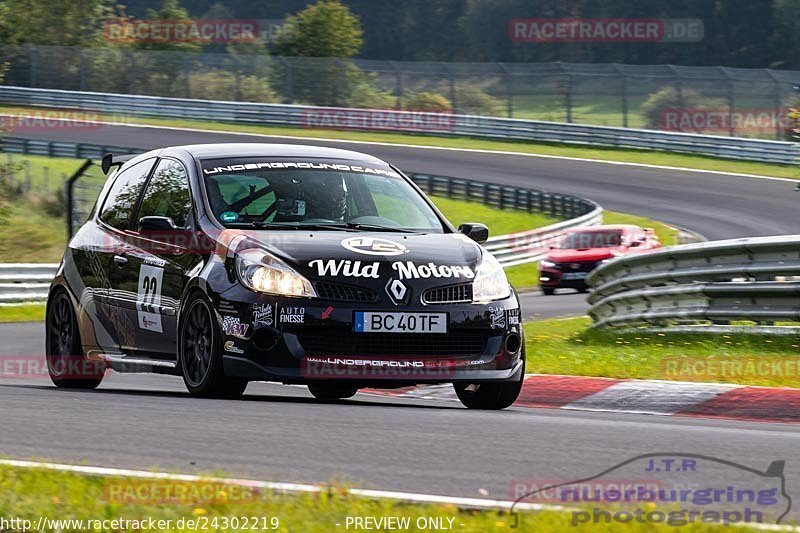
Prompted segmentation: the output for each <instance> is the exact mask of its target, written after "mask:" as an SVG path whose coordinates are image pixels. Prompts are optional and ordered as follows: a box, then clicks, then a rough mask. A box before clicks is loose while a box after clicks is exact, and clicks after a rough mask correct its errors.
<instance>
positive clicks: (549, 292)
mask: <svg viewBox="0 0 800 533" xmlns="http://www.w3.org/2000/svg"><path fill="white" fill-rule="evenodd" d="M555 293H556V290H555V289H554V288H552V287H542V294H544V295H545V296H552V295H554V294H555Z"/></svg>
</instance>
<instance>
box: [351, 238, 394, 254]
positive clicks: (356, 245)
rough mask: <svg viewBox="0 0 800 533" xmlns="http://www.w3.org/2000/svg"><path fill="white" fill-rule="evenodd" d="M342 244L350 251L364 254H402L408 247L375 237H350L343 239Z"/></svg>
mask: <svg viewBox="0 0 800 533" xmlns="http://www.w3.org/2000/svg"><path fill="white" fill-rule="evenodd" d="M342 246H344V247H345V248H347V249H348V250H350V251H351V252H356V253H358V254H366V255H402V254H404V253H406V252H408V248H406V247H405V246H403V245H402V244H400V243H399V242H394V241H390V240H389V239H381V238H377V237H351V238H350V239H345V240H343V241H342Z"/></svg>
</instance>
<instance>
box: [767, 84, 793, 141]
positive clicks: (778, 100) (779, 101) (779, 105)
mask: <svg viewBox="0 0 800 533" xmlns="http://www.w3.org/2000/svg"><path fill="white" fill-rule="evenodd" d="M766 72H767V74H768V75H769V77H770V78H772V83H773V86H774V87H775V92H774V93H773V94H774V95H775V118H776V120H775V140H776V141H780V140H781V139H782V138H783V135H784V130H783V129H782V128H781V118H783V120H784V121H787V120H788V119H789V117H788V116H787V113H786V112H785V110H784V106H783V91H782V90H781V82H780V80H778V77H777V76H776V75H775V73H774V72H772V69H766ZM784 127H785V128H786V129H790V128H789V124H788V122H787V123H786V124H785V126H784Z"/></svg>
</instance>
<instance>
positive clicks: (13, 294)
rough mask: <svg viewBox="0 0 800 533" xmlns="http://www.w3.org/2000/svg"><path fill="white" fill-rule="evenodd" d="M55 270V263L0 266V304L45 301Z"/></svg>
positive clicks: (56, 267)
mask: <svg viewBox="0 0 800 533" xmlns="http://www.w3.org/2000/svg"><path fill="white" fill-rule="evenodd" d="M57 269H58V264H57V263H36V264H26V263H5V264H0V304H8V303H20V302H36V301H43V300H45V299H46V298H47V291H48V289H49V287H50V282H51V281H52V280H53V277H54V276H55V274H56V270H57Z"/></svg>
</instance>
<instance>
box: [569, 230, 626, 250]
mask: <svg viewBox="0 0 800 533" xmlns="http://www.w3.org/2000/svg"><path fill="white" fill-rule="evenodd" d="M621 244H622V231H621V230H610V231H581V232H577V233H570V234H569V235H565V236H564V237H563V238H562V239H561V241H559V243H558V245H557V246H556V248H561V249H568V250H572V249H578V248H613V247H615V246H620V245H621Z"/></svg>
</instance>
